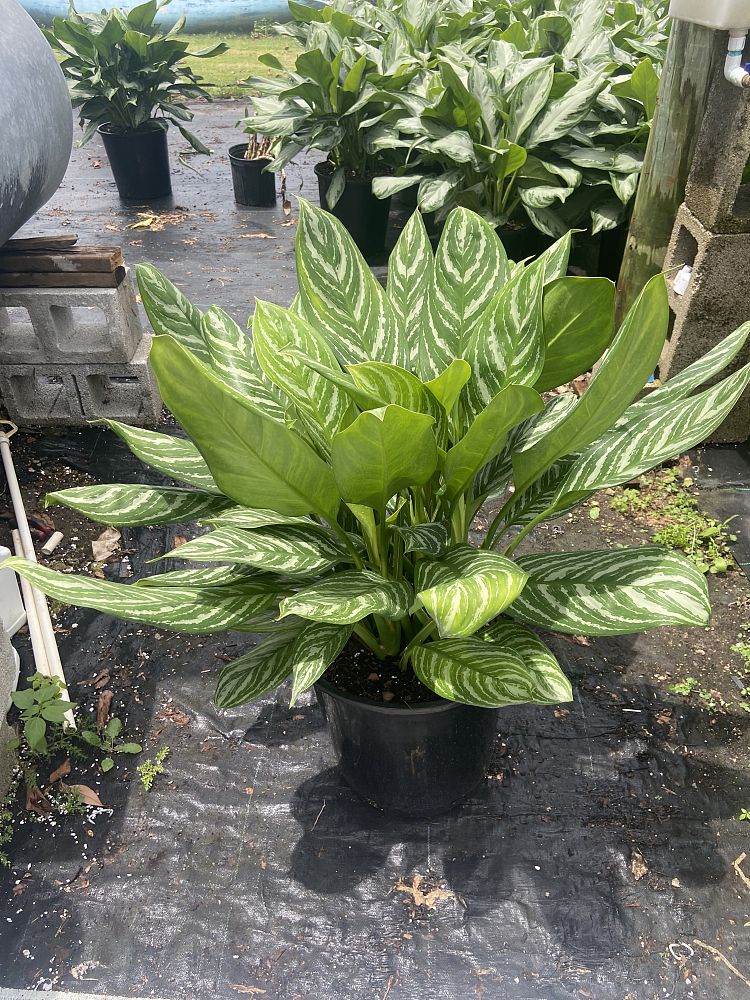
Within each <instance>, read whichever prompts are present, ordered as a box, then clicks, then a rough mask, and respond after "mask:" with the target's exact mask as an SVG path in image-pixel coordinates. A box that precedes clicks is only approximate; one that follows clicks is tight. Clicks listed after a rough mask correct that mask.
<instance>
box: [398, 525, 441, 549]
mask: <svg viewBox="0 0 750 1000" xmlns="http://www.w3.org/2000/svg"><path fill="white" fill-rule="evenodd" d="M396 531H397V532H398V534H399V535H400V536H401V538H402V539H403V542H404V552H420V553H422V554H423V555H429V556H440V555H442V554H443V552H445V550H446V549H447V548H448V545H449V544H450V538H451V533H450V527H449V526H448V525H447V524H445V523H443V522H442V521H436V522H431V523H429V524H414V525H412V526H410V527H403V528H402V527H399V526H397V527H396Z"/></svg>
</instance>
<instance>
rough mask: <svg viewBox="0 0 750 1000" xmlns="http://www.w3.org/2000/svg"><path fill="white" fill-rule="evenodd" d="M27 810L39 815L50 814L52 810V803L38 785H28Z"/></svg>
mask: <svg viewBox="0 0 750 1000" xmlns="http://www.w3.org/2000/svg"><path fill="white" fill-rule="evenodd" d="M26 811H27V812H33V813H36V814H37V816H48V815H49V814H50V813H51V812H52V803H51V802H50V800H49V799H48V798H47V796H46V795H45V794H44V792H43V791H42V790H41V788H38V787H37V786H36V785H27V786H26Z"/></svg>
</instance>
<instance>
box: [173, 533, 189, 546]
mask: <svg viewBox="0 0 750 1000" xmlns="http://www.w3.org/2000/svg"><path fill="white" fill-rule="evenodd" d="M186 541H187V538H185V536H184V535H175V536H174V547H175V548H176V549H179V547H180V546H181V545H184V544H185V542H186Z"/></svg>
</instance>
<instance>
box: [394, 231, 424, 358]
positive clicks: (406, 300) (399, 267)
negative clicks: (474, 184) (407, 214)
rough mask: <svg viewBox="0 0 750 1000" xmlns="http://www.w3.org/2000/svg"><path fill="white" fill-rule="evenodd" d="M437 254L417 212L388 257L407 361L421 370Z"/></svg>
mask: <svg viewBox="0 0 750 1000" xmlns="http://www.w3.org/2000/svg"><path fill="white" fill-rule="evenodd" d="M433 264H434V255H433V252H432V246H431V244H430V240H429V237H428V236H427V230H426V229H425V225H424V222H423V220H422V213H421V212H419V211H415V212H414V213H413V215H412V216H411V218H410V219H409V221H408V222H407V223H406V225H405V226H404V228H403V230H402V231H401V235H400V236H399V238H398V240H397V241H396V245H395V247H394V248H393V251H392V252H391V255H390V257H389V258H388V285H387V288H388V298H389V299H390V300H391V302H392V303H393V307H394V309H395V311H396V315H397V316H398V320H399V326H400V335H401V338H402V340H403V341H404V342H405V343H406V344H407V350H408V359H407V360H408V364H409V367H410V368H411V369H412V370H413V371H416V370H419V347H420V342H421V339H422V333H421V329H422V323H423V322H424V304H425V301H426V299H427V295H428V290H429V287H430V282H431V281H432V269H433Z"/></svg>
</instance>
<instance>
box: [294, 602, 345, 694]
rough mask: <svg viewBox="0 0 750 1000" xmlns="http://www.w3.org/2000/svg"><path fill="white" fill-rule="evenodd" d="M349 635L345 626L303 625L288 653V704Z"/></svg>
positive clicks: (316, 676) (319, 674) (320, 672)
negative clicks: (290, 667) (290, 673)
mask: <svg viewBox="0 0 750 1000" xmlns="http://www.w3.org/2000/svg"><path fill="white" fill-rule="evenodd" d="M351 634H352V629H351V627H350V626H348V625H326V624H325V623H324V622H313V623H312V624H307V627H306V628H305V630H304V632H303V633H302V634H301V635H300V636H299V638H298V639H297V641H296V642H295V644H294V646H293V647H292V651H291V655H290V659H291V661H292V664H293V674H294V681H293V683H292V697H291V699H290V702H289V704H290V705H294V704H295V702H296V701H297V699H298V698H299V696H300V695H301V694H302V693H303V691H307V689H308V688H310V687H312V686H313V684H314V683H315V682H316V681H317V680H319V679H320V678H321V677H322V676H323V674H324V673H325V672H326V670H327V669H328V668H329V667H330V665H331V664H332V663H333V661H334V660H335V659H336V657H337V656H338V655H339V653H340V652H341V650H342V649H343V648H344V646H345V645H346V644H347V642H348V641H349V638H350V637H351Z"/></svg>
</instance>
